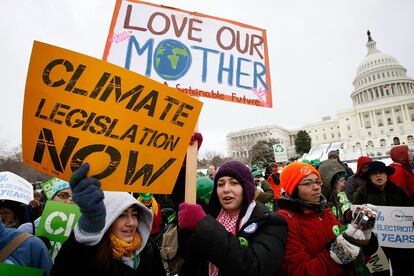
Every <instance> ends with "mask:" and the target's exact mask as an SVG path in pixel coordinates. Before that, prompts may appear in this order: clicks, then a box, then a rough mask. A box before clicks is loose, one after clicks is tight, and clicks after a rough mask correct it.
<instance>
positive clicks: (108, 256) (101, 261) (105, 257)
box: [95, 229, 113, 271]
mask: <svg viewBox="0 0 414 276" xmlns="http://www.w3.org/2000/svg"><path fill="white" fill-rule="evenodd" d="M110 233H111V231H110V230H109V229H108V230H107V231H106V232H105V234H104V235H103V237H102V240H101V242H100V243H99V250H98V252H99V253H98V255H97V256H96V259H95V263H96V267H97V268H98V269H99V270H101V271H109V270H110V267H111V263H112V260H113V257H112V243H111V238H110V237H109V234H110Z"/></svg>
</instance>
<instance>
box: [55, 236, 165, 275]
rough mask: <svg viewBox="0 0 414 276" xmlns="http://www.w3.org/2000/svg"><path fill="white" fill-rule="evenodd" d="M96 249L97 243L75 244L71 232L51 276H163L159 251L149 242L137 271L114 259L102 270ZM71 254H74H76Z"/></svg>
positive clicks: (57, 257)
mask: <svg viewBox="0 0 414 276" xmlns="http://www.w3.org/2000/svg"><path fill="white" fill-rule="evenodd" d="M98 249H99V243H98V244H97V245H94V246H88V245H84V244H81V243H79V242H77V241H76V239H75V236H74V234H73V232H72V234H71V235H70V237H69V239H68V240H66V241H65V243H64V244H63V245H62V248H61V249H60V251H59V254H58V255H57V256H56V259H55V263H54V265H53V267H52V271H51V275H52V276H53V275H57V276H61V275H71V276H73V275H79V276H81V275H85V276H91V275H117V276H118V275H119V276H127V275H135V276H138V275H139V276H141V275H142V276H144V275H145V276H165V271H164V268H163V265H162V261H161V257H160V255H159V251H158V250H157V248H156V247H155V245H154V244H153V243H152V242H151V241H148V242H147V244H146V246H145V248H144V249H143V250H142V251H141V253H140V254H139V259H140V261H139V265H138V269H137V270H134V269H133V268H131V267H130V266H128V265H126V264H124V263H123V262H122V261H121V260H116V259H113V260H112V262H111V264H110V268H109V269H106V270H103V269H102V268H100V267H97V265H96V264H95V258H96V256H97V255H98ZM72 252H76V254H73V253H72ZM69 256H70V257H69ZM74 256H75V257H74Z"/></svg>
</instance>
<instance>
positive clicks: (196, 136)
mask: <svg viewBox="0 0 414 276" xmlns="http://www.w3.org/2000/svg"><path fill="white" fill-rule="evenodd" d="M196 140H197V142H198V144H197V150H199V149H200V147H201V144H202V143H203V135H201V133H200V132H194V133H193V136H191V140H190V145H192V144H194V142H195V141H196Z"/></svg>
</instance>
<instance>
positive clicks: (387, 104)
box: [226, 32, 414, 160]
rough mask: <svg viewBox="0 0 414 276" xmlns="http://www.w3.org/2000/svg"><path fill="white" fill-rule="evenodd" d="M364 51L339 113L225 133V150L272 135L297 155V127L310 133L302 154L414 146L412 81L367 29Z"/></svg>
mask: <svg viewBox="0 0 414 276" xmlns="http://www.w3.org/2000/svg"><path fill="white" fill-rule="evenodd" d="M366 46H367V48H368V52H367V55H366V57H365V58H364V59H363V60H362V61H361V63H360V64H359V66H358V69H357V74H356V77H355V78H354V81H353V85H354V90H353V91H352V93H351V98H352V102H353V107H352V108H350V109H347V110H341V111H339V112H337V116H336V118H334V119H331V118H330V117H324V118H322V121H320V122H314V123H308V124H304V125H303V127H302V128H300V129H292V130H288V129H285V128H283V127H280V126H278V125H270V126H264V127H256V128H252V129H246V130H241V131H237V132H232V133H229V134H227V137H226V138H227V153H228V156H232V157H233V158H238V159H243V158H246V157H248V156H249V154H250V152H249V150H250V148H251V146H253V145H254V144H255V143H256V142H257V141H259V140H267V139H269V138H275V139H277V140H278V141H279V142H280V143H282V144H284V145H285V146H286V148H287V149H288V155H289V156H293V155H295V150H294V140H295V137H296V133H297V132H298V131H299V130H305V131H306V132H308V134H309V135H310V137H311V138H312V149H311V150H310V152H309V153H308V154H305V155H304V158H306V159H315V158H318V159H321V160H324V159H326V157H327V153H328V152H329V151H330V150H332V149H338V150H339V151H340V154H341V158H342V159H343V160H355V159H357V158H358V157H359V156H361V155H368V156H371V157H374V158H375V157H378V158H381V157H384V156H388V155H389V151H390V149H391V148H392V147H393V146H394V145H402V144H406V145H409V146H413V147H414V80H413V79H412V78H410V77H408V76H407V70H406V69H405V68H404V67H403V66H401V65H400V64H399V63H398V61H397V60H396V59H395V58H394V57H392V56H390V55H388V54H385V53H382V52H380V51H379V50H378V49H377V47H376V42H375V41H374V40H373V39H372V38H371V36H370V33H369V32H368V42H367V44H366Z"/></svg>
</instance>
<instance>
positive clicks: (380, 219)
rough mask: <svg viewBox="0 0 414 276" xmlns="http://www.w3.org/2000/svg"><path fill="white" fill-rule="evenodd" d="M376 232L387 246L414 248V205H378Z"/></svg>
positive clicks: (381, 242)
mask: <svg viewBox="0 0 414 276" xmlns="http://www.w3.org/2000/svg"><path fill="white" fill-rule="evenodd" d="M377 208H378V211H377V213H378V214H377V220H376V222H375V226H374V229H373V231H374V233H375V234H376V235H377V237H378V243H379V244H380V245H381V246H385V247H396V248H414V225H413V216H414V207H400V206H377Z"/></svg>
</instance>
